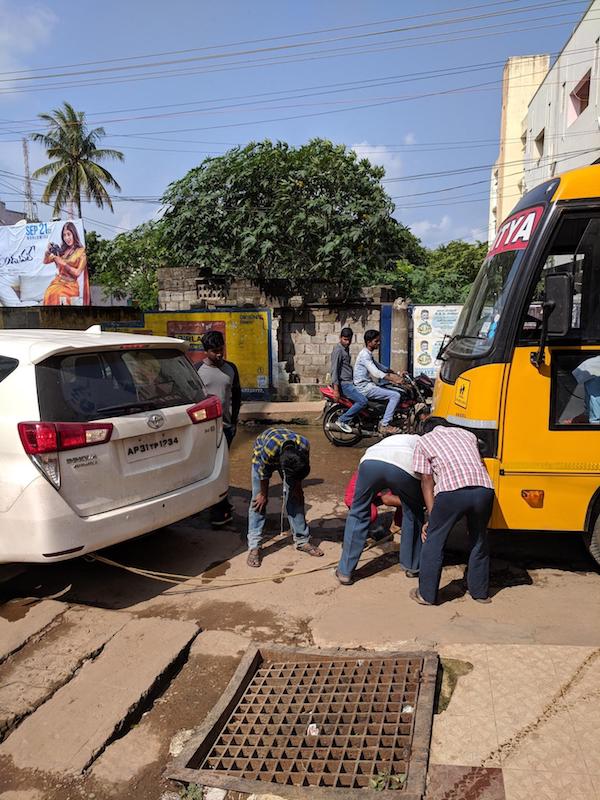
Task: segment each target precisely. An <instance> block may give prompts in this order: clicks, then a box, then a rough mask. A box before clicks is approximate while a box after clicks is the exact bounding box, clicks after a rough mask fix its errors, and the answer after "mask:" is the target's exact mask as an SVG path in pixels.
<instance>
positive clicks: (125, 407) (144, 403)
mask: <svg viewBox="0 0 600 800" xmlns="http://www.w3.org/2000/svg"><path fill="white" fill-rule="evenodd" d="M155 408H157V405H156V403H155V402H153V401H152V400H141V401H140V400H137V401H135V402H133V403H117V404H116V405H114V406H103V407H102V408H97V409H96V411H106V412H109V413H110V412H111V411H133V410H135V409H137V410H138V411H151V410H153V409H155Z"/></svg>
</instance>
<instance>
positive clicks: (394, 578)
mask: <svg viewBox="0 0 600 800" xmlns="http://www.w3.org/2000/svg"><path fill="white" fill-rule="evenodd" d="M259 430H260V428H257V427H251V426H246V427H245V428H244V429H243V430H241V431H240V433H239V435H238V437H237V439H236V440H235V442H234V446H233V450H232V454H231V455H232V459H231V460H232V464H231V486H232V489H231V499H232V501H233V503H234V505H235V518H234V523H233V524H232V525H231V526H230V527H228V528H226V529H222V530H220V531H213V530H211V529H210V527H209V525H208V520H207V515H206V514H201V515H199V516H198V517H194V518H190V519H187V520H184V521H183V522H181V523H179V524H178V525H175V526H172V527H169V528H167V529H162V530H159V531H156V532H155V533H153V534H151V535H148V536H146V537H143V538H142V539H138V540H135V541H132V542H129V543H125V544H123V545H119V546H116V547H113V548H110V549H109V550H107V551H104V552H103V555H105V556H107V557H108V558H110V559H113V560H114V561H116V562H119V563H121V564H125V565H132V566H135V567H142V568H145V569H150V570H155V571H160V572H163V573H171V574H177V575H187V576H190V577H196V576H199V575H201V574H202V575H203V577H204V579H205V582H204V583H203V584H202V585H197V584H196V585H191V584H189V583H186V582H185V581H184V582H182V583H180V584H169V583H166V582H163V581H158V580H150V579H148V578H146V577H141V576H138V575H133V574H131V573H128V572H126V571H124V570H122V569H119V568H116V567H111V566H107V565H105V564H101V563H99V562H96V561H91V560H87V559H80V560H75V561H70V562H63V563H59V564H51V565H44V566H32V567H30V568H28V569H26V571H25V572H24V573H23V574H22V575H20V576H18V577H16V578H14V579H12V580H10V581H8V582H6V583H4V584H0V593H1V594H0V603H1V602H2V601H11V600H14V599H15V598H24V597H50V596H53V597H54V598H55V599H57V600H58V601H59V602H61V603H64V604H66V605H68V606H69V607H71V608H72V607H76V608H83V609H85V608H86V607H91V608H103V609H111V610H114V611H116V612H127V614H129V615H131V616H133V617H134V618H144V617H160V618H163V619H174V620H175V619H176V620H192V621H194V622H196V623H197V625H198V626H199V627H200V628H201V630H202V633H200V635H199V636H198V637H197V639H196V640H195V642H194V643H193V645H192V648H191V650H190V652H189V654H188V656H187V658H186V660H185V662H184V663H183V664H180V665H178V667H177V670H175V671H174V672H173V674H171V675H169V678H168V681H167V683H166V685H165V686H163V687H161V692H160V694H159V695H158V696H154V697H151V698H149V699H148V701H147V703H146V705H145V706H144V707H143V708H140V709H139V713H138V714H137V716H135V715H134V716H133V717H132V719H131V720H130V721H129V723H128V725H127V726H126V727H125V728H124V730H122V731H121V732H120V734H119V737H120V738H118V739H117V740H116V741H115V742H113V743H112V744H110V745H109V747H108V749H107V750H106V751H105V752H104V754H102V756H101V757H100V760H99V762H97V764H95V765H93V766H92V768H91V769H90V770H88V771H87V773H86V774H85V775H84V776H83V777H79V778H72V779H62V778H57V777H53V778H50V777H49V776H48V775H44V774H42V773H37V772H32V771H26V770H16V769H15V768H14V767H13V766H12V765H11V763H10V761H9V759H7V758H6V757H4V756H0V790H4V791H8V790H30V791H33V790H36V789H37V790H38V792H39V794H37V795H36V794H35V793H30V794H27V795H22V797H23V798H25V797H30V798H36V797H39V798H49V800H55V799H56V800H58V798H61V800H70V799H71V798H72V800H83V798H90V799H91V798H96V799H97V800H102V799H103V798H114V797H125V796H127V797H128V798H131V800H138V799H139V800H142V798H143V799H144V800H154V798H159V797H161V795H162V794H163V793H164V792H165V791H169V790H170V791H173V789H174V787H173V785H172V784H170V783H169V782H168V781H167V780H165V778H164V776H163V771H164V768H165V765H166V764H167V763H168V761H169V760H170V757H171V756H170V755H169V746H170V743H171V740H172V738H173V737H174V736H175V735H176V734H177V735H181V736H183V738H185V734H182V732H183V731H189V730H191V729H193V728H195V727H197V726H198V725H199V724H200V723H201V722H202V720H203V718H204V716H205V715H206V713H207V712H208V711H209V710H210V708H211V707H212V705H213V704H214V703H215V702H216V700H217V698H218V697H219V695H220V693H221V692H222V691H223V689H224V688H225V686H226V684H227V682H228V681H229V678H230V677H231V675H232V674H233V671H234V669H235V667H236V665H237V663H238V661H239V658H240V656H241V653H242V652H243V649H244V648H245V647H246V646H247V643H248V642H249V641H251V640H254V641H274V642H278V643H283V644H298V645H300V646H302V645H304V646H306V645H316V646H319V647H332V646H341V647H365V648H392V647H397V646H399V645H403V644H404V643H411V644H415V643H416V644H418V645H421V644H425V645H432V646H435V645H436V644H452V643H463V644H464V643H485V644H496V643H514V644H556V645H597V643H598V638H599V628H598V618H599V612H600V574H599V573H598V571H597V570H596V568H595V565H594V564H593V562H592V561H591V559H590V558H589V556H588V555H587V553H586V551H585V549H584V547H583V544H582V542H581V541H580V540H579V539H578V538H575V537H573V536H572V535H571V536H567V535H549V534H542V533H536V534H511V535H500V534H493V535H492V542H491V546H492V556H493V558H492V580H491V585H492V590H491V595H492V598H493V602H492V603H491V604H490V605H481V604H478V603H475V602H473V601H472V600H470V598H469V597H468V596H466V595H465V588H464V585H463V580H462V576H463V572H464V566H465V554H466V545H465V538H464V535H463V534H462V533H461V531H456V532H455V533H454V534H453V535H452V537H451V540H450V542H449V547H448V553H447V559H446V564H445V567H444V573H443V577H442V587H443V590H442V596H441V601H442V602H441V603H440V605H439V606H437V607H434V608H424V607H421V606H417V605H416V604H415V603H413V602H412V601H410V599H409V598H408V591H409V589H410V588H411V587H413V586H414V585H415V581H414V580H411V579H409V578H407V577H406V576H405V575H404V572H403V571H401V570H400V568H399V565H398V561H397V558H398V557H397V552H396V551H397V537H396V542H395V543H394V544H383V545H377V546H375V547H373V548H372V550H370V551H369V552H368V553H367V554H366V556H365V559H364V562H363V564H362V566H361V567H360V569H359V571H358V577H359V578H360V580H358V581H357V582H356V583H355V584H354V585H353V586H351V587H341V586H339V585H338V583H337V581H336V580H335V578H334V576H333V565H334V564H335V562H336V559H337V558H338V556H339V552H340V541H341V538H342V535H343V528H344V519H345V511H346V509H345V506H344V504H343V493H344V487H345V484H346V482H347V481H348V479H349V477H350V475H351V473H352V471H353V470H354V469H355V468H356V465H357V463H358V460H359V458H360V456H361V455H362V453H363V450H364V448H362V449H361V448H360V447H357V448H352V449H345V448H344V449H336V448H333V447H332V446H331V445H329V444H328V443H327V442H326V440H325V438H324V436H323V433H322V431H321V430H320V428H319V427H317V426H316V425H315V426H308V427H306V428H303V429H302V433H303V434H305V435H307V436H308V437H309V438H310V440H311V448H312V471H311V475H310V478H309V479H308V481H307V487H306V499H307V508H308V518H309V522H310V526H311V531H312V533H313V536H314V539H315V541H317V542H320V543H321V545H322V547H323V549H324V550H325V557H324V558H322V559H313V558H310V557H308V556H306V555H302V554H300V553H298V552H296V551H294V549H293V548H292V547H291V546H290V539H289V537H288V536H287V535H282V534H281V533H280V496H281V493H280V489H279V486H275V488H274V491H273V492H272V496H271V499H270V507H269V510H270V516H269V523H268V533H267V540H266V543H265V547H264V551H263V554H264V559H263V565H262V567H261V569H260V570H252V571H251V570H250V569H249V568H248V567H247V566H246V564H245V549H246V546H245V540H244V535H245V528H246V524H247V520H246V514H247V507H248V500H249V494H250V493H249V488H250V451H251V446H252V442H253V439H254V437H255V436H256V435H257V433H258V432H259ZM366 444H368V443H366ZM385 519H387V521H388V522H389V521H390V519H391V517H390V515H388V516H387V517H385ZM316 568H319V569H318V571H311V572H307V571H308V570H315V569H316ZM257 579H260V581H258V580H257ZM249 581H250V582H249ZM19 613H20V612H19V611H18V606H17V605H15V603H14V602H9V603H8V604H5V605H0V616H3V617H4V618H8V617H9V615H13V616H15V615H17V616H18V614H19ZM102 759H104V761H102ZM100 762H102V763H100ZM1 797H4V795H2V794H0V798H1ZM9 797H10V795H7V800H8V798H9ZM13 797H14V800H17V798H18V797H19V795H13Z"/></svg>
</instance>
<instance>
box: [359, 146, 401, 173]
mask: <svg viewBox="0 0 600 800" xmlns="http://www.w3.org/2000/svg"><path fill="white" fill-rule="evenodd" d="M352 150H354V152H355V153H356V154H357V156H358V157H359V158H366V159H367V160H368V161H370V162H371V164H376V165H377V166H379V167H383V168H384V169H385V176H386V178H397V177H399V176H400V175H401V174H402V159H401V158H400V156H399V155H398V153H394V152H393V151H392V150H390V149H389V148H387V147H385V146H384V145H374V144H369V142H359V143H358V144H353V145H352Z"/></svg>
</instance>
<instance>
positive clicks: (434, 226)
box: [409, 214, 456, 247]
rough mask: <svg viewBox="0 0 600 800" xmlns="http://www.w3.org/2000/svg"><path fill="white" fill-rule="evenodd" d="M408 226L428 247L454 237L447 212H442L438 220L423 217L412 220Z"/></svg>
mask: <svg viewBox="0 0 600 800" xmlns="http://www.w3.org/2000/svg"><path fill="white" fill-rule="evenodd" d="M409 227H410V229H411V231H412V232H413V233H414V234H415V236H418V237H419V239H421V240H422V241H423V244H425V245H427V246H428V247H436V246H437V245H438V244H441V243H442V242H447V241H449V240H450V239H453V238H456V237H455V236H454V235H453V233H452V220H451V218H450V217H449V216H448V215H447V214H444V216H443V217H442V218H441V220H440V221H439V222H432V221H431V220H429V219H423V220H420V221H418V222H413V223H412V224H411V225H409Z"/></svg>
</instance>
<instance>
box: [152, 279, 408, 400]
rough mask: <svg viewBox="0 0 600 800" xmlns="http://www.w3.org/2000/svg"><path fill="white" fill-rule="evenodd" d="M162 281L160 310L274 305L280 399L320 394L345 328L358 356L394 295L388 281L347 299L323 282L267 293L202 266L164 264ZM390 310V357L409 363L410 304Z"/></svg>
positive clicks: (275, 362)
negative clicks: (227, 281)
mask: <svg viewBox="0 0 600 800" xmlns="http://www.w3.org/2000/svg"><path fill="white" fill-rule="evenodd" d="M158 286H159V310H160V311H174V312H175V311H194V310H198V309H211V308H214V309H219V308H223V307H235V308H239V309H243V308H249V307H252V308H270V309H271V311H272V338H271V352H272V373H273V389H274V392H275V395H276V396H277V397H278V398H280V399H284V398H290V399H292V398H296V397H300V398H303V397H307V396H308V397H310V396H314V397H318V396H319V394H318V387H319V386H320V385H324V384H326V383H327V382H328V381H329V370H330V357H331V351H332V349H333V347H334V346H335V344H336V343H337V342H338V340H339V334H340V331H341V329H342V328H344V327H350V328H352V330H353V331H354V333H355V341H354V343H353V345H352V348H351V351H352V355H353V356H354V357H355V356H356V354H357V353H358V351H359V350H360V348H361V347H362V342H363V334H364V332H365V331H366V330H368V329H369V328H376V329H380V327H381V309H382V305H383V304H385V303H391V302H392V301H393V300H394V299H395V295H394V294H393V292H392V291H391V290H390V289H389V288H388V287H381V286H377V287H370V288H368V289H365V290H363V294H362V296H361V297H358V298H352V299H350V300H347V301H341V300H328V299H327V297H326V289H327V287H324V286H313V287H311V289H310V293H309V294H308V295H307V296H306V297H300V296H296V297H290V296H289V295H285V294H283V293H278V291H277V287H276V286H275V287H274V288H273V294H266V293H265V292H263V291H261V290H260V289H259V288H258V287H256V286H254V285H253V284H251V283H250V282H249V281H245V280H244V281H235V282H234V283H233V284H232V285H230V286H229V287H224V286H221V287H219V286H214V285H212V286H211V285H209V284H207V282H206V280H205V279H204V278H203V277H202V275H201V272H200V271H199V270H197V269H195V268H185V267H183V268H182V267H176V268H164V269H160V270H159V271H158ZM402 309H403V310H402ZM391 316H392V330H391V331H390V332H388V337H387V338H388V340H389V341H388V350H389V357H390V361H391V364H392V366H393V367H394V368H395V369H406V358H407V352H406V349H407V346H406V339H407V324H408V318H407V314H406V310H405V308H404V307H403V306H402V308H401V309H400V311H398V309H397V308H396V304H395V306H394V311H393V312H392V315H391ZM398 326H399V327H398ZM381 357H382V358H383V356H381Z"/></svg>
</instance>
